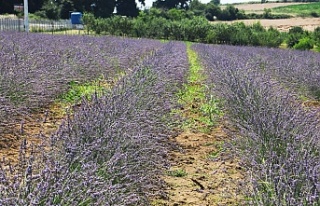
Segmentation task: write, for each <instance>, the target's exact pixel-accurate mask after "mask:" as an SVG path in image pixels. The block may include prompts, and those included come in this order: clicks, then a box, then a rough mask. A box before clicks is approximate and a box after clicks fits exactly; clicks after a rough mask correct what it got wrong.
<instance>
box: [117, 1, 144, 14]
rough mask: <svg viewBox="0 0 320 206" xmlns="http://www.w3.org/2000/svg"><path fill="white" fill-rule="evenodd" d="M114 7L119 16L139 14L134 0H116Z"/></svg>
mask: <svg viewBox="0 0 320 206" xmlns="http://www.w3.org/2000/svg"><path fill="white" fill-rule="evenodd" d="M116 7H117V14H119V15H121V16H130V17H136V16H138V14H139V9H138V8H137V3H136V1H135V0H118V1H117V4H116Z"/></svg>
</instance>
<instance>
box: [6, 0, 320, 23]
mask: <svg viewBox="0 0 320 206" xmlns="http://www.w3.org/2000/svg"><path fill="white" fill-rule="evenodd" d="M265 1H266V0H261V3H264V2H265ZM282 1H284V2H287V0H282ZM294 1H295V2H298V1H303V2H306V1H318V0H294ZM28 2H29V13H32V14H35V16H37V17H40V18H48V19H68V18H70V12H71V11H79V12H82V13H84V12H89V13H92V14H93V15H94V16H95V17H96V18H108V17H111V16H114V15H115V14H116V15H120V16H127V17H137V16H138V15H139V13H140V11H141V10H144V8H143V6H144V5H145V0H28ZM138 3H139V4H140V5H142V7H140V8H139V6H138ZM15 4H21V5H23V0H10V1H8V0H0V14H4V13H9V14H12V13H15V11H14V5H15ZM152 8H158V9H160V10H162V11H168V10H170V9H179V10H183V11H187V12H189V13H190V14H191V15H194V16H204V17H206V18H207V19H208V20H209V21H213V20H215V19H218V20H234V19H261V18H269V19H274V18H288V17H289V16H288V15H287V16H286V15H281V14H277V15H274V14H271V10H266V11H265V12H264V13H263V14H245V12H244V11H241V10H238V9H237V8H235V7H234V6H232V5H229V6H227V7H226V8H225V9H221V7H220V0H211V1H210V2H209V3H207V4H204V3H201V2H200V1H199V0H156V1H155V2H154V3H153V5H152ZM147 9H150V8H147ZM115 11H116V13H115ZM16 13H17V12H16Z"/></svg>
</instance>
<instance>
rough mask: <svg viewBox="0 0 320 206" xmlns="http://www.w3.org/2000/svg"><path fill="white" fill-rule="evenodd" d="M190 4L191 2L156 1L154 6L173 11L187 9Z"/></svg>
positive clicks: (175, 0) (182, 0) (184, 0)
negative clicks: (174, 9)
mask: <svg viewBox="0 0 320 206" xmlns="http://www.w3.org/2000/svg"><path fill="white" fill-rule="evenodd" d="M189 2H190V0H156V1H155V2H154V3H153V5H152V6H153V7H157V8H164V9H173V8H181V9H187V8H188V3H189Z"/></svg>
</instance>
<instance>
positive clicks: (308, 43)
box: [293, 37, 314, 50]
mask: <svg viewBox="0 0 320 206" xmlns="http://www.w3.org/2000/svg"><path fill="white" fill-rule="evenodd" d="M313 46H314V42H313V40H312V39H311V38H309V37H303V38H302V39H299V41H298V43H296V44H295V45H294V46H293V48H294V49H298V50H310V49H312V48H313Z"/></svg>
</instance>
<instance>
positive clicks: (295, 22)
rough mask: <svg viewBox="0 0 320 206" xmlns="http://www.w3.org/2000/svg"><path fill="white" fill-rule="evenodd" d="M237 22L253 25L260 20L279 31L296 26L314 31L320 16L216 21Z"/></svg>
mask: <svg viewBox="0 0 320 206" xmlns="http://www.w3.org/2000/svg"><path fill="white" fill-rule="evenodd" d="M218 22H219V23H221V22H223V23H229V24H231V23H235V22H244V23H245V24H246V25H251V24H254V23H256V22H260V23H261V25H262V26H264V27H266V28H269V27H271V26H272V27H274V28H277V29H278V30H279V31H283V32H286V31H289V29H290V28H292V27H294V26H301V27H302V28H303V29H304V30H307V31H313V30H314V29H315V28H317V27H318V26H319V25H320V18H311V17H310V18H301V17H296V18H291V19H246V20H235V21H216V22H215V23H218Z"/></svg>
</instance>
